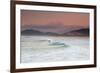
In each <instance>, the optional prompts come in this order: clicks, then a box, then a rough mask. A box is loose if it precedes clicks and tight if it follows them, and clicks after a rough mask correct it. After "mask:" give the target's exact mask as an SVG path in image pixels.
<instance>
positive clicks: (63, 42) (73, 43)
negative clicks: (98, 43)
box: [21, 36, 90, 63]
mask: <svg viewBox="0 0 100 73" xmlns="http://www.w3.org/2000/svg"><path fill="white" fill-rule="evenodd" d="M89 54H90V49H89V37H76V36H75V37H66V36H62V37H61V36H58V37H57V36H21V63H30V62H56V61H79V60H89Z"/></svg>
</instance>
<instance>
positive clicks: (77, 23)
mask: <svg viewBox="0 0 100 73" xmlns="http://www.w3.org/2000/svg"><path fill="white" fill-rule="evenodd" d="M21 26H22V29H36V30H40V31H43V32H56V33H64V32H68V31H71V30H76V29H81V28H88V27H89V13H78V12H77V13H75V12H54V11H34V10H21Z"/></svg>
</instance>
